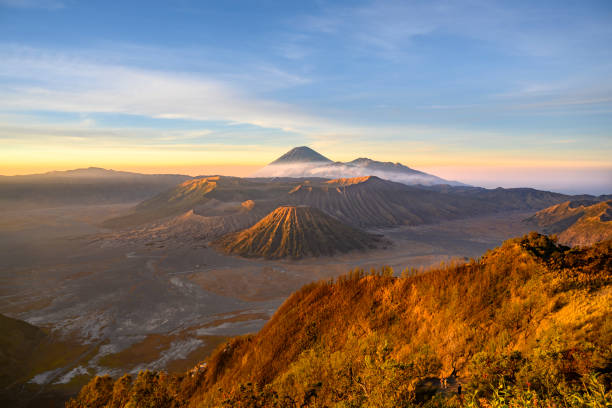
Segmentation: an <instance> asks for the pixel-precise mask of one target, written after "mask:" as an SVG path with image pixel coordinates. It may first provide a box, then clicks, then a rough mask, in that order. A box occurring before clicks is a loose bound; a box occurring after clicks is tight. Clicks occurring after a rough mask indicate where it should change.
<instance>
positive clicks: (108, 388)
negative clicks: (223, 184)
mask: <svg viewBox="0 0 612 408" xmlns="http://www.w3.org/2000/svg"><path fill="white" fill-rule="evenodd" d="M611 272H612V242H611V241H606V242H603V243H600V244H597V245H595V246H592V247H588V248H581V249H569V248H567V247H563V246H559V245H557V244H556V243H555V242H554V241H553V240H551V239H549V238H548V237H546V236H543V235H539V234H536V233H531V234H529V235H528V236H525V237H522V238H517V239H512V240H509V241H507V242H505V243H504V244H503V245H502V246H501V247H499V248H497V249H495V250H492V251H489V252H488V253H487V254H485V256H483V258H482V259H481V260H479V261H472V262H470V263H468V264H464V265H458V266H453V265H451V266H446V267H440V268H437V269H434V270H431V271H429V272H426V273H422V274H416V275H415V274H414V273H412V272H406V273H405V274H404V275H403V276H402V277H401V278H396V277H393V276H392V271H390V270H388V269H386V268H382V269H381V270H380V271H379V272H377V273H373V274H369V275H368V274H366V273H364V271H363V270H355V271H352V272H351V273H350V274H349V275H347V276H344V277H340V278H338V279H337V280H336V281H335V282H334V281H325V282H319V283H313V284H310V285H307V286H305V287H303V288H302V289H301V290H299V291H298V292H296V293H294V294H293V295H292V296H291V297H290V298H289V299H287V300H286V301H285V303H284V304H283V305H282V306H281V307H280V309H279V310H278V311H277V312H276V313H275V314H274V316H273V317H272V319H271V320H270V321H269V322H268V323H267V324H266V325H265V326H264V327H263V328H262V330H261V331H260V332H259V333H258V334H256V335H249V336H242V337H238V338H234V339H232V340H230V341H229V342H227V343H226V344H224V345H222V346H221V347H219V348H218V349H217V351H216V352H215V353H213V355H212V356H211V357H210V358H209V359H208V360H207V365H206V366H205V367H204V368H200V369H196V370H194V371H192V372H190V373H186V374H185V375H183V376H177V377H174V376H168V375H165V374H163V373H162V374H157V373H150V372H148V373H141V374H139V376H138V378H136V379H132V378H131V377H129V376H125V377H122V378H121V379H120V380H117V382H115V383H114V385H113V380H112V379H111V378H110V377H99V378H97V379H95V380H92V381H91V382H90V383H89V384H88V386H87V387H85V388H83V390H82V391H81V393H80V394H79V397H78V398H77V399H75V400H74V401H72V403H71V404H70V405H69V406H70V407H80V406H87V405H88V404H89V402H90V401H93V400H94V398H96V399H97V401H101V402H102V403H100V404H99V405H98V406H111V405H105V403H106V402H104V401H107V402H108V403H109V404H110V401H114V402H113V404H115V403H121V404H126V403H128V402H130V403H137V404H138V403H140V404H146V403H147V402H151V401H166V403H165V404H164V405H160V406H178V407H181V406H185V407H187V406H189V407H196V406H206V407H208V406H223V407H225V406H227V407H230V406H278V407H294V406H313V407H314V406H332V405H337V404H344V405H345V406H364V405H365V406H381V407H391V406H412V405H413V404H417V405H418V404H419V403H422V402H423V401H425V400H427V399H429V398H431V396H432V395H433V394H434V393H435V392H436V390H437V389H439V386H440V383H439V382H438V380H437V379H438V378H440V377H449V381H451V382H456V381H460V383H461V384H463V387H464V390H465V391H466V392H465V393H464V395H466V397H465V398H466V401H468V400H467V398H475V399H476V405H473V406H491V401H492V400H495V399H496V398H497V399H499V398H500V396H502V397H503V396H505V397H504V398H527V399H528V401H530V400H533V399H534V398H535V399H538V400H540V401H543V402H547V403H546V404H544V405H542V406H548V405H551V404H556V405H558V404H560V403H562V401H564V400H565V401H567V400H574V399H575V398H582V401H587V399H588V398H590V399H591V400H592V401H595V402H597V403H600V400H602V401H605V400H606V398H607V399H608V401H609V399H610V398H612V395H611V394H610V393H609V392H608V393H607V394H606V391H602V390H604V389H605V385H604V384H608V386H609V381H610V378H609V374H605V373H609V372H610V364H611V361H612V360H611V357H612V354H610V353H611V351H610V348H609V345H610V344H611V342H612V337H611V336H612V332H611V331H610V330H609V327H610V324H611V320H610V319H611V317H610V313H609V305H610V302H612V294H611V292H610V285H611V284H612V278H611V276H612V274H611ZM590 373H599V376H600V377H599V378H597V377H595V376H593V375H592V374H590ZM581 379H582V380H584V383H582V382H581ZM588 387H594V388H588ZM585 389H586V391H587V392H586V393H585ZM143 390H147V392H146V393H144V392H143ZM500 393H502V394H500ZM453 395H454V394H453V393H446V394H442V395H439V396H438V397H437V398H438V400H437V401H438V405H436V406H459V401H458V400H457V399H456V397H454V396H453ZM606 395H607V396H606ZM471 396H472V397H471ZM478 401H480V402H478ZM483 401H484V403H483ZM498 401H499V400H498ZM121 404H120V405H118V406H123V405H121ZM245 404H251V405H245ZM483 404H484V405H483ZM604 404H605V402H604ZM112 406H115V405H112ZM530 406H531V405H530ZM597 406H599V405H597ZM602 406H603V405H602Z"/></svg>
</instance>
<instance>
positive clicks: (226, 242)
mask: <svg viewBox="0 0 612 408" xmlns="http://www.w3.org/2000/svg"><path fill="white" fill-rule="evenodd" d="M382 242H383V241H382V239H381V238H380V237H377V236H374V235H372V234H368V233H366V232H363V231H360V230H357V229H355V228H353V227H350V226H348V225H345V224H343V223H342V222H340V221H338V220H336V219H334V218H332V217H330V216H329V215H327V214H325V213H324V212H322V211H321V210H318V209H316V208H311V207H304V206H282V207H279V208H277V209H276V210H274V211H273V212H271V213H270V214H268V215H267V216H266V217H264V218H263V219H262V220H260V221H259V222H258V223H256V224H255V225H253V226H252V227H251V228H248V229H246V230H243V231H239V232H235V233H232V234H228V235H226V236H224V237H222V238H220V239H219V240H218V241H216V242H215V243H214V245H215V246H216V247H218V248H219V249H220V250H222V251H223V252H225V253H227V254H235V255H240V256H244V257H262V258H269V259H276V258H294V259H298V258H303V257H311V256H314V257H316V256H329V255H333V254H335V253H343V252H349V251H353V250H367V249H371V248H375V247H376V246H378V245H380V244H382Z"/></svg>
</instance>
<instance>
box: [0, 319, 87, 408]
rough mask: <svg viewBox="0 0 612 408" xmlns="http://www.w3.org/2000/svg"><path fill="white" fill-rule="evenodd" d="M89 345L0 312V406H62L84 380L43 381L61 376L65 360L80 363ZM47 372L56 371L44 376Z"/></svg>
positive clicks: (67, 362) (66, 362)
mask: <svg viewBox="0 0 612 408" xmlns="http://www.w3.org/2000/svg"><path fill="white" fill-rule="evenodd" d="M89 348H90V346H87V345H83V344H79V343H77V342H74V341H70V340H69V339H65V338H57V337H55V336H54V335H52V334H50V333H49V332H48V331H47V330H44V329H41V328H39V327H36V326H33V325H31V324H29V323H27V322H24V321H22V320H18V319H13V318H10V317H7V316H4V315H2V314H0V406H3V407H21V406H23V407H26V406H27V407H37V406H41V407H43V406H44V407H56V406H61V405H62V401H66V400H67V399H68V398H69V396H70V395H74V393H75V392H77V391H78V388H79V386H80V385H82V384H83V383H80V384H79V383H76V384H70V385H65V384H62V386H61V387H57V386H45V385H44V384H45V383H46V382H51V381H54V380H57V379H58V378H60V377H61V375H62V374H64V371H62V367H63V366H65V365H66V364H69V363H70V362H72V363H74V364H78V363H79V361H80V358H82V356H83V355H84V354H86V352H87V351H88V350H89ZM53 370H55V371H53ZM44 372H47V373H49V372H52V373H53V374H51V375H49V376H46V377H45V378H43V377H42V376H44V374H42V373H44Z"/></svg>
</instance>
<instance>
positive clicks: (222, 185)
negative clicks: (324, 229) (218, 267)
mask: <svg viewBox="0 0 612 408" xmlns="http://www.w3.org/2000/svg"><path fill="white" fill-rule="evenodd" d="M293 184H295V182H293V183H289V182H273V183H265V182H258V181H252V180H248V179H242V178H239V177H226V176H211V177H199V178H195V179H193V180H187V181H185V182H183V183H181V184H179V185H177V186H175V187H174V188H172V189H169V190H167V191H165V192H163V193H160V194H158V195H157V196H155V197H153V198H151V199H149V200H146V201H143V202H142V203H140V204H138V205H137V206H136V207H135V208H134V209H133V210H132V211H131V213H129V214H127V215H124V216H121V217H117V218H113V219H110V220H107V221H105V222H104V225H105V226H107V227H111V228H121V227H125V226H135V225H140V224H145V223H149V222H153V221H158V220H160V219H163V218H166V217H171V216H175V215H180V214H183V213H185V212H187V211H190V210H193V211H194V212H195V213H196V214H200V215H204V216H224V215H231V214H236V213H240V212H243V210H244V209H243V208H242V206H241V205H242V203H243V202H245V201H249V200H251V201H253V200H257V201H259V200H260V199H268V198H270V197H278V196H281V195H282V194H284V193H285V192H286V191H288V190H290V189H291V188H292V186H293ZM259 207H260V208H262V206H259Z"/></svg>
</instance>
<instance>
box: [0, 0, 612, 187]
mask: <svg viewBox="0 0 612 408" xmlns="http://www.w3.org/2000/svg"><path fill="white" fill-rule="evenodd" d="M610 44H612V2H610V1H581V2H565V1H551V2H547V1H538V2H533V1H526V2H520V1H506V2H495V1H422V2H419V1H351V2H341V1H312V2H293V1H223V2H212V1H211V2H200V1H174V2H167V1H164V2H161V1H159V2H156V1H146V2H144V1H142V2H140V1H130V2H114V1H87V2H85V1H76V0H0V61H3V62H2V63H0V150H2V151H3V153H4V154H3V156H5V157H9V160H6V161H5V163H4V164H0V173H3V174H15V173H27V172H32V171H35V170H50V169H52V168H70V167H75V166H76V167H78V166H86V165H97V166H102V167H113V168H123V169H137V170H140V171H159V170H160V169H168V170H184V171H186V172H190V173H198V172H206V171H207V170H210V169H211V168H212V167H211V166H213V167H214V166H217V167H216V168H219V169H221V168H223V169H224V170H225V171H227V172H229V173H234V174H248V172H250V171H252V170H253V169H255V168H256V167H257V166H260V165H262V164H265V163H266V162H269V161H271V160H272V159H274V158H275V157H276V156H278V155H279V154H282V153H283V152H284V151H286V150H288V149H289V148H290V147H292V146H295V145H309V146H311V147H313V148H315V149H317V150H319V151H320V152H321V153H323V154H325V155H327V156H328V157H330V158H332V159H335V160H350V159H352V158H355V157H359V156H368V157H372V158H374V159H379V160H389V161H401V162H403V163H405V164H407V165H409V166H412V167H415V168H418V169H422V170H426V171H431V172H434V173H436V174H438V175H441V176H443V177H447V178H453V179H460V180H462V181H465V182H468V183H474V184H480V185H485V186H491V187H493V186H497V185H502V186H516V185H532V186H535V187H539V188H546V187H548V188H550V189H556V190H563V191H572V192H577V191H584V192H612V160H611V159H610V157H612V46H611V45H610ZM219 166H221V167H219ZM222 166H226V167H222ZM561 179H563V180H561Z"/></svg>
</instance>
